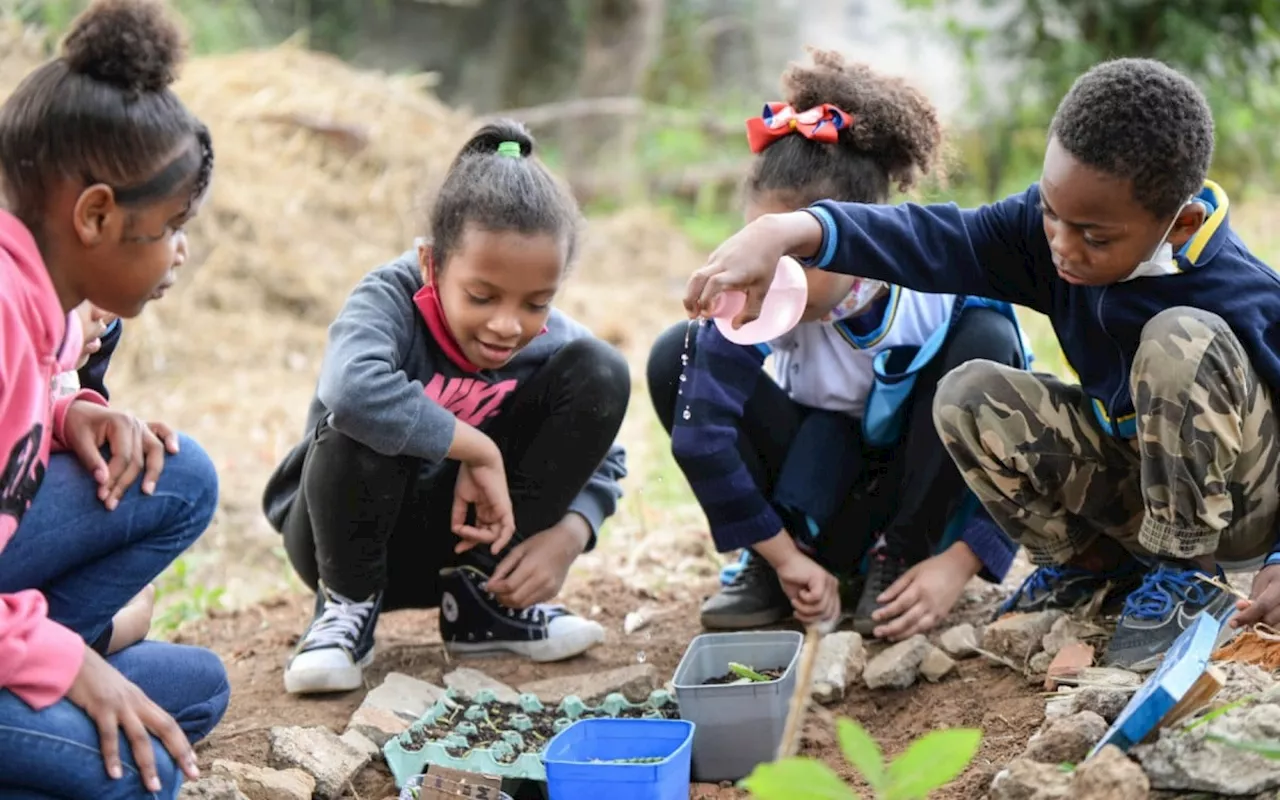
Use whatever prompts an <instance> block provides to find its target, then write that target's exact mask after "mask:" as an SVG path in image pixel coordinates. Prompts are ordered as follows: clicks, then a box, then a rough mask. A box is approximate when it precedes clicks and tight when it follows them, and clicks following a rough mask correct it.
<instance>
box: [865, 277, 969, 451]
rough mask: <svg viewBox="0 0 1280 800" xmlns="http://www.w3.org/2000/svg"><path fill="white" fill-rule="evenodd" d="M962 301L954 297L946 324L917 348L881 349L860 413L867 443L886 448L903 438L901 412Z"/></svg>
mask: <svg viewBox="0 0 1280 800" xmlns="http://www.w3.org/2000/svg"><path fill="white" fill-rule="evenodd" d="M964 303H965V298H964V297H963V296H961V297H957V298H956V302H955V305H954V306H952V308H951V316H950V318H948V320H947V324H946V325H939V326H938V327H937V328H934V330H933V333H931V334H929V338H927V339H925V340H924V342H923V343H921V344H919V345H899V346H898V347H890V348H887V349H885V350H882V351H881V352H880V353H878V354H877V355H876V357H875V360H874V361H872V362H871V368H872V371H873V372H874V373H875V377H874V380H873V382H872V384H871V392H870V393H869V394H868V395H867V402H866V407H865V409H864V411H863V414H862V433H863V437H864V438H865V439H866V442H867V444H870V445H871V446H873V447H888V446H890V445H892V444H893V443H894V442H896V441H898V439H899V438H900V437H901V435H902V426H903V424H904V422H905V420H904V419H903V417H904V414H903V409H904V408H905V407H906V405H907V401H908V400H910V399H911V395H912V393H913V392H914V390H915V385H916V376H917V375H918V374H919V372H920V370H922V369H924V368H925V366H926V365H928V363H929V362H930V361H932V360H933V357H934V356H936V355H937V354H938V351H940V350H941V349H942V345H943V344H944V343H945V342H946V341H947V338H948V337H949V336H950V335H951V331H952V329H954V327H955V325H956V322H957V321H958V320H959V319H960V313H961V310H962V309H963V308H964Z"/></svg>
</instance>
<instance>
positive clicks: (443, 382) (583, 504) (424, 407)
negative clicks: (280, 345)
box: [263, 251, 627, 545]
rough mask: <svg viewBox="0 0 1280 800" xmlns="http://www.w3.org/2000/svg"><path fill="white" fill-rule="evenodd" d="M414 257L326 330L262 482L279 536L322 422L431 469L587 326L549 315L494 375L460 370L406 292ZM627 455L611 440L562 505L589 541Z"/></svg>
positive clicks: (416, 282)
mask: <svg viewBox="0 0 1280 800" xmlns="http://www.w3.org/2000/svg"><path fill="white" fill-rule="evenodd" d="M422 286H423V282H422V275H421V272H420V271H419V269H418V259H417V253H416V252H414V251H409V252H406V253H405V254H403V255H402V256H400V258H398V259H396V260H395V261H392V262H391V263H389V264H385V265H383V266H381V267H378V268H377V269H375V270H373V271H372V272H370V273H369V274H368V275H366V276H365V277H364V278H363V279H362V280H361V281H360V283H359V284H357V285H356V288H355V289H354V290H353V291H352V293H351V296H350V297H348V298H347V302H346V304H345V305H344V306H343V308H342V310H341V311H340V312H339V313H338V317H337V319H335V320H334V322H333V324H332V325H330V326H329V345H328V348H327V349H326V350H325V354H324V362H323V364H322V365H321V367H320V380H319V384H318V386H317V387H316V394H315V397H314V398H313V399H312V401H311V407H310V409H309V410H308V412H307V424H306V432H305V434H304V436H303V439H302V441H301V442H299V443H298V444H297V445H296V446H295V447H294V448H293V449H292V450H291V451H290V452H289V454H288V455H287V456H285V458H284V461H282V462H281V464H280V466H278V467H277V468H276V471H275V472H274V473H273V474H272V476H271V478H270V479H269V480H268V482H267V487H266V490H265V492H264V496H263V508H264V510H265V512H266V516H267V520H268V521H269V522H270V523H271V525H272V527H274V528H275V529H276V530H277V531H279V530H281V529H282V528H283V526H284V520H285V517H286V516H287V515H288V513H289V509H290V508H291V507H292V505H293V500H294V498H295V497H296V496H297V493H298V486H299V484H300V482H301V479H302V462H303V459H304V458H305V457H306V453H307V450H308V448H309V447H310V446H311V442H312V441H313V440H314V437H315V431H316V428H317V427H318V426H319V424H320V422H321V421H322V420H324V419H325V418H326V417H327V418H328V419H329V424H330V425H332V426H333V428H334V429H335V430H337V431H338V432H340V433H343V434H345V435H347V436H350V437H351V438H352V439H355V440H356V441H358V442H360V443H362V444H364V445H365V446H367V447H369V448H370V449H371V450H373V451H374V452H376V453H381V454H383V455H388V456H401V455H403V456H412V457H414V458H419V459H422V461H423V463H424V471H425V473H426V475H427V476H429V475H431V474H434V473H435V472H437V471H438V470H439V469H440V467H441V465H442V464H443V463H444V461H445V459H446V456H447V453H448V451H449V447H450V446H451V445H452V444H453V433H454V427H455V425H456V424H457V420H458V419H462V420H464V421H465V422H467V423H469V424H472V425H475V426H476V427H477V428H479V429H480V430H484V429H485V427H486V424H487V423H488V422H489V421H490V420H492V419H493V418H494V417H495V416H496V415H497V413H498V412H499V411H500V410H501V407H502V403H503V401H504V400H505V399H506V398H507V397H509V396H510V394H511V393H512V391H514V390H515V388H516V387H517V386H518V385H519V384H521V383H523V382H524V381H526V380H528V379H529V378H530V377H531V376H532V375H533V373H534V372H536V371H537V370H538V368H539V367H541V366H542V365H543V364H544V363H545V362H546V361H547V359H549V358H550V357H551V356H552V355H553V354H555V353H556V352H557V351H558V350H559V349H560V348H561V347H563V346H564V345H566V344H568V343H569V342H571V341H574V340H575V339H580V338H584V337H590V336H591V335H592V334H591V332H590V331H589V330H587V328H586V327H584V326H583V325H581V324H579V323H577V322H575V321H574V320H572V319H570V318H569V317H568V316H566V315H565V314H563V313H561V312H560V311H559V310H556V309H553V310H552V311H551V315H550V316H549V317H548V318H547V323H546V332H545V333H543V334H542V335H540V336H537V337H535V338H534V339H533V341H531V342H530V343H529V344H528V345H527V346H526V347H525V348H524V349H523V350H521V351H519V352H518V353H516V354H515V355H514V356H513V357H512V358H511V360H510V361H509V362H507V363H506V364H505V365H503V366H502V367H501V368H499V369H497V370H481V371H480V372H478V373H473V372H465V371H463V370H462V369H461V368H459V367H458V366H457V365H456V364H454V362H453V361H451V360H450V359H449V357H448V356H447V355H446V353H445V351H444V349H443V348H442V347H441V345H440V344H439V343H438V342H437V341H436V340H435V338H434V337H433V336H432V335H431V332H430V330H428V327H427V324H426V322H425V321H424V319H423V316H422V314H421V313H420V312H419V310H418V306H417V305H416V303H415V300H414V296H415V295H416V294H417V293H418V292H419V291H420V290H421V289H422ZM626 474H627V470H626V456H625V454H624V452H623V449H622V447H621V446H619V445H617V444H614V445H613V447H612V448H610V450H609V453H608V455H607V456H606V457H605V459H604V461H602V462H601V464H600V466H599V467H598V468H597V469H596V471H595V474H594V475H592V477H591V479H590V480H589V481H588V482H587V485H586V486H585V487H583V489H582V491H581V492H580V493H579V494H578V496H577V497H576V498H575V499H574V501H573V502H572V503H571V504H570V506H569V510H570V511H574V512H577V513H578V514H581V515H582V516H583V518H584V519H586V520H587V522H588V523H589V524H590V525H591V531H592V544H593V545H594V542H595V533H596V532H597V531H599V529H600V526H601V524H603V522H604V520H605V519H606V518H608V517H609V516H611V515H612V514H613V512H614V511H615V510H616V509H617V503H618V498H619V497H621V496H622V489H621V487H620V486H619V485H618V481H619V480H621V479H622V478H623V477H625V476H626Z"/></svg>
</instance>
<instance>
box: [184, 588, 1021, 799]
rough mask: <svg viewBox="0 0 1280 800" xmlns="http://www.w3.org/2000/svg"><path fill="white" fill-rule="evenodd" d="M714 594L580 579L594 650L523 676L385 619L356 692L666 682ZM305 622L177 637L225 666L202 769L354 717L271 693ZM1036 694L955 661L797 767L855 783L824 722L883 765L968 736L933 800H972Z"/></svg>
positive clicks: (254, 623) (263, 621)
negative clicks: (858, 732)
mask: <svg viewBox="0 0 1280 800" xmlns="http://www.w3.org/2000/svg"><path fill="white" fill-rule="evenodd" d="M712 590H714V580H712V579H702V580H700V581H696V582H692V583H686V584H682V585H679V586H669V587H668V588H665V589H660V590H651V589H644V588H636V587H634V586H628V585H627V583H626V582H625V581H624V580H623V579H621V578H618V577H616V576H615V575H611V574H608V573H595V575H594V576H592V577H587V576H585V575H584V574H583V573H582V572H579V573H578V574H577V575H576V576H575V577H574V579H573V582H572V584H571V586H570V587H569V590H568V592H566V595H567V599H568V601H569V603H570V604H571V606H572V607H573V608H575V609H576V610H578V611H579V612H580V613H584V614H589V615H591V616H593V617H594V618H595V619H597V620H599V621H600V622H601V623H602V624H603V625H605V627H606V629H607V630H608V639H607V641H606V643H605V645H604V646H602V647H599V648H596V649H595V650H592V651H591V652H590V653H588V654H587V655H585V656H583V657H581V658H578V659H574V660H572V661H569V662H565V663H562V664H553V665H532V664H529V663H528V662H525V661H523V660H521V659H516V658H503V657H490V658H484V659H471V660H468V661H466V662H460V661H458V660H456V659H454V660H452V661H450V660H449V659H447V658H446V656H445V654H444V650H443V648H442V647H441V645H440V643H439V633H438V627H437V615H436V612H434V611H401V612H395V613H391V614H387V615H384V616H383V617H382V620H381V622H380V623H379V626H378V651H377V653H378V655H377V657H376V659H375V662H374V664H373V666H372V668H370V669H369V670H368V671H367V672H366V684H367V686H368V687H369V688H372V687H373V686H376V685H377V684H378V683H379V682H380V681H381V679H382V678H383V677H384V676H385V675H386V674H387V673H389V672H393V671H396V672H403V673H406V674H408V675H411V676H414V677H418V678H421V679H423V680H426V681H430V682H434V683H436V684H437V685H438V684H439V683H440V681H441V678H442V676H443V675H444V673H446V672H448V671H449V670H451V669H454V668H456V667H457V666H459V664H461V663H466V664H467V665H469V666H474V667H476V668H478V669H481V670H482V671H484V672H485V673H486V674H488V675H490V676H492V677H494V678H496V679H498V680H501V681H503V682H505V683H507V684H509V685H520V684H522V683H524V682H526V681H531V680H537V679H540V678H544V677H555V676H560V675H576V674H584V673H587V672H595V671H599V670H604V669H610V668H614V667H621V666H626V665H628V664H634V663H637V662H638V661H647V662H649V663H652V664H654V665H655V666H656V667H657V668H658V670H659V673H660V674H662V675H667V676H669V675H671V674H672V673H674V671H675V668H676V665H677V663H678V662H679V660H680V656H681V655H682V654H683V652H684V649H685V647H686V646H687V645H688V643H689V641H690V640H691V639H692V638H693V637H694V636H696V635H698V633H700V632H701V631H700V629H699V626H698V623H697V606H698V603H699V602H700V599H701V597H702V596H704V595H705V594H706V593H708V592H710V591H712ZM992 597H993V594H992V593H989V592H977V593H975V594H973V595H971V596H970V597H969V598H967V602H966V604H965V605H964V606H962V608H961V609H960V610H959V611H958V613H957V615H956V618H957V619H976V618H978V617H980V616H981V613H982V612H984V611H985V610H987V609H989V608H990V601H991V599H992ZM642 605H648V606H654V605H656V606H659V607H662V608H664V609H671V610H672V612H673V613H670V614H667V615H664V617H663V618H662V619H660V620H658V621H656V622H654V623H652V624H651V625H650V626H649V627H646V628H643V629H641V630H640V631H637V632H636V633H634V634H632V635H631V636H626V635H625V634H624V633H623V631H622V620H623V617H624V616H625V614H626V612H627V611H629V610H632V609H635V608H637V607H639V606H642ZM309 614H310V603H309V600H308V599H307V598H305V597H302V596H300V595H296V594H290V595H281V596H278V597H275V598H272V599H269V600H267V601H264V602H261V603H258V604H255V605H253V606H251V607H249V608H246V609H243V610H240V611H235V612H230V613H228V612H221V613H215V614H213V615H212V616H211V617H210V618H209V619H205V620H201V621H199V622H196V623H194V624H192V625H189V626H187V627H186V628H184V630H183V631H182V632H181V634H180V636H179V640H180V641H184V642H189V643H195V644H200V645H203V646H206V647H211V648H213V649H214V650H216V651H217V652H218V653H219V654H220V655H221V656H222V657H223V659H224V660H225V662H226V664H227V668H228V670H229V672H230V675H231V681H232V686H233V692H232V699H231V708H230V710H229V711H228V713H227V716H226V718H225V719H224V721H223V723H222V725H221V726H220V727H219V728H218V729H217V730H216V731H215V732H214V733H213V735H212V736H210V738H209V739H208V740H207V741H205V742H204V743H202V744H201V745H200V747H199V749H198V752H199V755H200V760H201V764H202V766H204V767H207V766H208V765H209V764H210V763H211V762H212V760H213V759H215V758H223V759H230V760H234V761H242V762H246V763H255V764H265V763H266V760H267V750H268V745H267V732H268V731H269V730H270V728H271V727H273V726H276V725H302V726H310V725H323V726H326V727H329V728H332V729H333V730H335V731H337V732H341V731H342V730H343V729H344V727H345V725H346V722H347V719H348V718H349V717H350V716H351V714H352V712H354V711H355V709H356V707H357V706H359V704H360V701H361V698H362V697H363V692H351V693H349V694H346V695H341V696H336V697H331V698H325V699H299V698H295V697H290V696H288V695H286V694H285V693H284V692H283V690H282V681H283V678H282V672H283V666H284V663H285V660H286V659H287V657H288V654H289V650H290V648H291V647H292V646H293V645H294V643H295V642H296V641H297V637H298V634H299V632H300V631H301V629H302V627H303V626H304V625H305V624H306V620H307V619H308V617H309ZM1038 692H1039V689H1038V687H1037V686H1035V685H1032V684H1029V683H1028V682H1027V681H1026V680H1025V679H1024V678H1022V677H1021V676H1019V675H1016V674H1014V673H1013V672H1011V671H1010V670H1008V669H1006V668H1004V667H1000V666H993V665H991V664H990V663H989V662H986V661H985V660H983V659H971V660H968V661H962V662H960V664H959V668H958V670H957V672H956V673H955V674H953V675H952V676H950V677H948V678H947V679H945V680H944V681H943V682H941V683H938V684H927V683H922V684H921V685H918V686H916V687H913V688H912V689H909V690H905V691H876V692H873V691H869V690H867V689H865V688H864V687H861V686H855V687H852V688H851V689H850V693H849V695H848V696H847V697H846V698H845V700H844V701H843V702H841V703H839V704H837V705H835V706H832V707H830V708H827V709H824V710H823V711H821V712H818V713H817V714H812V715H810V717H809V721H808V724H807V725H806V728H805V730H804V737H803V742H802V750H801V754H802V755H808V756H814V757H816V758H819V759H821V760H823V761H824V762H826V763H828V764H830V765H832V766H833V767H839V768H840V769H841V773H842V774H843V775H844V776H845V777H846V778H847V779H849V780H850V781H851V782H855V783H856V781H855V780H854V775H853V773H852V772H850V771H849V770H848V769H847V768H844V767H843V761H842V759H841V757H840V753H839V748H838V746H837V744H836V742H835V739H834V735H833V726H832V724H831V723H832V720H833V719H834V717H835V716H847V717H850V718H852V719H855V720H858V721H859V722H860V723H861V724H862V725H863V726H865V727H866V728H867V729H868V731H869V732H870V733H871V734H872V735H873V736H874V737H875V738H876V739H877V740H878V741H879V742H880V743H881V746H882V747H883V748H884V750H885V753H886V755H887V756H888V757H892V756H893V755H896V754H897V753H898V752H900V751H901V750H902V749H903V748H904V747H905V746H906V745H907V744H908V743H909V742H910V741H911V740H912V739H914V738H916V737H918V736H920V735H921V734H923V733H925V732H927V731H930V730H934V729H937V728H942V727H978V728H981V729H982V730H983V732H984V739H983V744H982V748H981V750H980V751H979V753H978V756H977V758H976V759H975V760H974V762H973V764H972V766H971V767H970V768H969V769H968V771H966V773H965V774H964V775H963V776H962V777H961V778H960V780H958V781H956V782H955V783H954V784H952V785H951V786H949V787H947V788H946V789H944V790H942V791H940V792H937V793H936V794H935V795H933V796H934V797H937V798H942V799H943V800H960V799H961V798H964V799H965V800H970V799H971V798H975V797H981V796H983V795H984V794H985V793H986V788H987V786H988V785H989V784H990V782H991V778H992V777H993V776H994V774H995V772H996V771H997V770H998V769H999V768H1000V767H1002V766H1003V765H1004V764H1006V763H1007V762H1008V761H1009V760H1010V759H1011V758H1013V757H1014V756H1016V755H1017V754H1018V753H1019V752H1021V751H1022V749H1023V748H1024V747H1025V746H1026V741H1027V738H1028V737H1029V736H1030V735H1031V734H1032V732H1034V730H1035V729H1036V728H1037V727H1038V726H1039V724H1040V722H1041V720H1042V719H1043V716H1044V700H1043V698H1042V697H1040V696H1039V694H1038ZM394 794H395V785H394V783H393V782H392V780H391V774H390V772H389V771H388V770H387V769H386V767H385V765H383V764H381V763H378V764H375V765H374V766H372V767H369V768H367V769H366V770H365V771H364V772H363V773H362V775H361V776H360V778H359V780H358V781H357V782H356V783H355V784H354V786H352V787H351V789H350V790H349V792H348V795H347V796H348V797H351V798H363V799H364V800H368V799H369V798H377V799H378V800H381V798H386V797H391V796H394ZM738 796H742V795H741V793H739V792H738V791H737V790H734V789H731V788H727V787H726V788H720V787H716V786H705V785H704V786H698V787H695V788H694V789H693V790H692V791H691V794H690V797H691V798H719V797H726V798H727V797H738Z"/></svg>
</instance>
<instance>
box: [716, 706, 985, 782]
mask: <svg viewBox="0 0 1280 800" xmlns="http://www.w3.org/2000/svg"><path fill="white" fill-rule="evenodd" d="M836 735H837V737H838V738H839V740H840V750H841V752H843V753H844V757H845V760H846V761H848V762H849V764H850V765H851V766H852V767H853V768H854V769H856V770H857V771H858V773H859V774H861V775H862V778H863V780H865V781H866V782H867V784H868V785H870V787H871V790H872V791H873V792H874V793H875V797H876V798H878V800H919V799H920V798H925V797H928V796H929V793H930V792H932V791H934V790H935V789H940V788H942V787H943V786H946V785H947V784H948V783H950V782H951V781H953V780H955V779H956V778H957V777H958V776H959V775H960V773H962V772H964V770H965V767H967V766H969V762H970V761H972V760H973V757H974V755H975V754H976V753H977V752H978V745H980V744H981V743H982V731H980V730H975V729H972V728H952V729H949V730H941V731H933V732H931V733H926V734H925V735H924V736H921V737H920V738H919V739H916V740H915V741H914V742H912V743H911V744H910V745H908V746H907V749H906V750H904V751H903V752H902V754H901V755H899V756H898V757H897V758H896V759H894V760H893V761H892V762H891V763H890V764H888V765H887V766H886V764H885V763H884V756H883V755H882V754H881V752H880V746H879V745H878V744H876V741H875V739H872V738H871V735H870V734H868V733H867V732H866V730H864V729H863V728H862V726H861V725H859V724H858V723H856V722H854V721H853V720H850V719H844V718H841V719H840V720H838V721H837V722H836ZM741 785H742V788H744V789H746V790H747V791H749V792H751V795H752V796H753V797H755V798H756V800H859V795H858V794H857V793H856V792H854V791H853V789H851V788H850V787H849V786H848V785H846V784H845V783H844V781H842V780H840V776H839V775H837V774H836V773H835V772H834V771H833V770H832V769H831V768H830V767H828V766H827V765H826V764H823V763H822V762H820V761H817V760H815V759H812V758H804V757H795V758H784V759H782V760H780V761H774V762H773V763H771V764H761V765H760V766H758V767H756V768H755V770H753V771H752V773H751V774H750V775H748V776H747V777H746V778H745V779H744V780H743V781H742V784H741Z"/></svg>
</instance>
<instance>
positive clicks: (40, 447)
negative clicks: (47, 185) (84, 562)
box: [0, 211, 106, 710]
mask: <svg viewBox="0 0 1280 800" xmlns="http://www.w3.org/2000/svg"><path fill="white" fill-rule="evenodd" d="M0 287H3V290H2V291H0V457H2V458H4V466H3V467H2V468H0V558H4V553H3V549H4V546H5V545H6V544H8V542H9V539H10V538H12V537H13V532H14V531H15V530H17V528H18V522H19V521H20V520H21V519H22V515H23V514H24V513H25V512H26V510H27V508H28V507H29V506H30V505H31V501H32V499H34V498H35V496H36V491H37V490H38V489H39V488H40V481H41V480H42V479H43V478H44V471H45V465H46V464H47V463H48V461H49V451H50V449H51V448H57V449H61V448H62V443H63V436H62V433H63V432H62V426H63V423H64V421H65V420H66V416H67V409H68V408H69V407H70V406H71V404H72V403H73V402H75V401H76V400H88V401H90V402H95V403H99V404H101V405H104V406H105V405H106V401H105V400H103V399H102V398H101V397H100V396H99V395H98V394H97V393H95V392H92V391H87V390H86V391H81V392H78V393H77V394H74V395H71V396H68V397H64V398H62V399H60V400H58V401H57V402H56V403H55V402H54V400H53V394H52V387H53V378H54V376H55V375H57V374H58V373H59V372H61V371H63V370H65V369H74V368H75V362H76V358H77V356H78V355H79V353H80V348H81V345H82V342H81V338H82V336H83V334H82V333H81V327H80V319H79V317H78V316H77V315H76V314H74V313H72V314H64V313H63V311H62V306H61V304H60V303H59V302H58V295H57V293H56V292H55V291H54V288H53V283H52V282H51V281H50V280H49V273H48V272H47V271H46V269H45V266H44V261H43V260H42V259H41V258H40V251H39V250H38V249H37V248H36V243H35V240H34V239H33V238H32V237H31V234H30V232H28V231H27V229H26V227H25V226H24V225H23V224H22V223H21V222H19V221H18V220H17V219H16V218H15V217H13V216H12V215H11V214H8V213H7V212H4V211H0ZM84 648H85V644H84V641H83V640H81V638H80V637H79V636H78V635H77V634H76V633H74V632H73V631H71V630H69V629H68V628H65V627H63V626H62V625H59V624H58V623H56V622H54V621H53V620H51V619H49V618H48V604H47V603H46V601H45V598H44V595H42V594H40V592H38V591H36V590H34V589H32V590H27V591H23V592H17V593H16V594H0V689H9V690H10V691H12V692H13V693H14V694H16V695H17V696H18V697H20V698H22V699H23V700H25V701H26V702H27V703H28V704H30V705H31V707H32V708H35V709H37V710H39V709H42V708H45V707H47V706H50V705H52V704H53V703H56V702H57V701H58V700H60V699H61V698H62V697H63V695H65V694H66V693H67V689H68V688H70V686H71V683H72V681H74V680H75V677H76V674H77V673H78V672H79V671H80V662H81V659H82V658H83V657H84Z"/></svg>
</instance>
